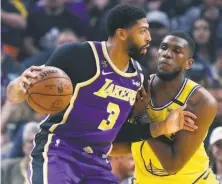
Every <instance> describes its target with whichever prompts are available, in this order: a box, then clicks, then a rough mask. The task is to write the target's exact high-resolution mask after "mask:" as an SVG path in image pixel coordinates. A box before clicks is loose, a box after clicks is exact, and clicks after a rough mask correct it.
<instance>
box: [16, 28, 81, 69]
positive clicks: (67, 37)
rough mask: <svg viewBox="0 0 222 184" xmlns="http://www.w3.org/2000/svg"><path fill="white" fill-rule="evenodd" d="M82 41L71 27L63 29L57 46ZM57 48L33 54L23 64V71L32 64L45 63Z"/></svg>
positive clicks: (57, 40)
mask: <svg viewBox="0 0 222 184" xmlns="http://www.w3.org/2000/svg"><path fill="white" fill-rule="evenodd" d="M77 42H80V40H79V38H78V37H77V35H76V34H75V33H74V32H73V31H72V30H70V29H65V30H63V31H62V32H61V33H60V34H59V35H58V37H57V39H56V48H58V47H59V46H61V45H64V44H67V43H77ZM54 50H55V49H49V50H46V51H42V52H39V53H37V54H36V55H35V56H32V57H31V58H28V59H26V60H25V61H24V62H22V64H21V71H20V72H21V73H22V72H23V71H24V70H26V69H27V68H29V67H30V66H32V65H35V66H40V65H43V64H45V63H46V62H47V61H48V59H49V58H50V56H51V55H52V53H53V52H54Z"/></svg>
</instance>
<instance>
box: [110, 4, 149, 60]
mask: <svg viewBox="0 0 222 184" xmlns="http://www.w3.org/2000/svg"><path fill="white" fill-rule="evenodd" d="M148 27H149V24H148V22H147V19H146V14H145V12H144V11H143V10H142V9H140V8H138V7H135V6H133V5H129V4H122V5H118V6H115V7H114V8H112V9H111V10H110V12H109V15H108V17H107V31H108V34H109V37H115V38H117V39H118V40H119V41H121V43H122V44H123V46H124V48H126V50H127V51H128V53H129V56H130V57H132V58H134V59H138V58H139V57H140V56H141V55H144V54H145V53H146V52H147V49H146V48H147V47H148V44H149V42H150V41H151V38H150V33H149V31H148Z"/></svg>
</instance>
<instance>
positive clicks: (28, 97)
mask: <svg viewBox="0 0 222 184" xmlns="http://www.w3.org/2000/svg"><path fill="white" fill-rule="evenodd" d="M29 98H31V100H32V101H33V102H34V103H35V104H36V105H37V106H39V107H41V108H42V109H45V110H47V111H58V109H57V110H53V109H48V108H45V107H43V106H41V105H39V104H38V103H37V102H36V101H35V100H33V98H32V96H31V95H30V94H29V97H28V101H29Z"/></svg>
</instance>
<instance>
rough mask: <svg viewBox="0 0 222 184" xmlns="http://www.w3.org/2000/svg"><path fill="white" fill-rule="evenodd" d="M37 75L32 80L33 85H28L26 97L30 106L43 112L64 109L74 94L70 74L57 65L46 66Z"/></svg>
mask: <svg viewBox="0 0 222 184" xmlns="http://www.w3.org/2000/svg"><path fill="white" fill-rule="evenodd" d="M56 70H57V71H58V72H57V71H56ZM37 75H38V77H37V78H36V79H32V80H31V82H32V85H30V86H27V87H26V90H27V91H26V94H25V98H26V101H27V103H28V104H29V105H30V107H31V108H32V109H34V110H35V111H36V112H39V113H42V114H55V113H57V112H61V111H62V110H64V109H65V108H66V107H67V106H68V104H69V103H70V98H71V97H72V95H73V84H72V81H71V79H70V78H69V76H68V75H67V74H66V73H65V72H64V71H62V70H61V69H59V68H56V67H46V68H45V71H44V70H43V73H42V74H41V73H39V74H37Z"/></svg>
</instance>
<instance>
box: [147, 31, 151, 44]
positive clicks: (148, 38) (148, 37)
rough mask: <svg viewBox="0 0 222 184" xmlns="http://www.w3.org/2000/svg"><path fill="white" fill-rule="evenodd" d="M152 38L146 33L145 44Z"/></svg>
mask: <svg viewBox="0 0 222 184" xmlns="http://www.w3.org/2000/svg"><path fill="white" fill-rule="evenodd" d="M151 40H152V38H151V36H150V32H149V31H147V34H146V42H151Z"/></svg>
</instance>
